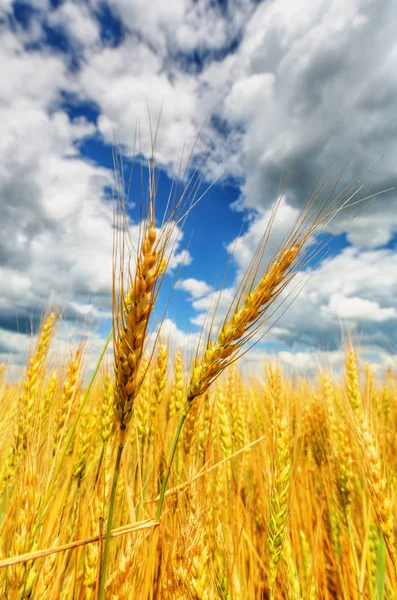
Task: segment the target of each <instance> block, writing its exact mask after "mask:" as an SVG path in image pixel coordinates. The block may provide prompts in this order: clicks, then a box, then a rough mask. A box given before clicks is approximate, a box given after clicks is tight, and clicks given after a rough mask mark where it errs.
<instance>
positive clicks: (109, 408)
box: [99, 373, 114, 446]
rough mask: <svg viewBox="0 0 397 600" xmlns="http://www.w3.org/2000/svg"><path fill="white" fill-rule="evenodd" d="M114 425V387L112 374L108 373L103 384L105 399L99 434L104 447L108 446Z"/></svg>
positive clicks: (103, 400)
mask: <svg viewBox="0 0 397 600" xmlns="http://www.w3.org/2000/svg"><path fill="white" fill-rule="evenodd" d="M113 424H114V419H113V385H112V383H111V380H110V374H109V373H107V374H106V376H105V380H104V383H103V399H102V406H101V419H100V426H99V432H100V435H101V438H102V442H103V445H104V446H106V445H107V444H108V442H109V439H110V436H111V435H112V431H113Z"/></svg>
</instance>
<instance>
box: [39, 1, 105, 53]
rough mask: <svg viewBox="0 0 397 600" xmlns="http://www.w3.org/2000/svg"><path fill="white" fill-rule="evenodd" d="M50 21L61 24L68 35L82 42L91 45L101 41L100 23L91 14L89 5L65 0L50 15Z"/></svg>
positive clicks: (55, 24) (53, 24)
mask: <svg viewBox="0 0 397 600" xmlns="http://www.w3.org/2000/svg"><path fill="white" fill-rule="evenodd" d="M48 23H49V24H50V25H52V26H56V27H57V26H58V27H59V26H61V27H62V28H63V29H64V30H65V31H66V33H67V35H68V36H69V37H70V38H71V39H72V40H75V41H78V42H79V43H80V44H84V45H86V46H87V45H91V44H95V43H97V42H98V41H99V27H98V23H97V21H96V20H95V18H93V16H92V15H91V14H90V12H89V9H88V5H85V4H83V3H77V2H70V1H67V2H63V3H62V4H61V5H60V6H59V7H58V8H57V9H56V10H55V11H52V12H51V13H49V15H48Z"/></svg>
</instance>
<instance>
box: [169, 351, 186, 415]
mask: <svg viewBox="0 0 397 600" xmlns="http://www.w3.org/2000/svg"><path fill="white" fill-rule="evenodd" d="M182 407H183V362H182V356H181V353H180V351H179V350H178V351H177V352H176V354H175V364H174V382H173V384H172V391H171V397H170V404H169V411H168V412H169V418H170V419H171V418H172V417H173V416H174V415H176V414H177V413H178V412H179V411H180V410H181V409H182Z"/></svg>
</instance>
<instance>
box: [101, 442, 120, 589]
mask: <svg viewBox="0 0 397 600" xmlns="http://www.w3.org/2000/svg"><path fill="white" fill-rule="evenodd" d="M123 448H124V441H120V443H119V446H118V448H117V457H116V464H115V465H114V472H113V481H112V491H111V494H110V503H109V513H108V519H107V526H106V536H105V545H104V549H103V558H102V565H101V578H100V583H99V595H98V600H104V599H105V584H106V567H107V563H108V558H109V549H110V534H111V531H112V524H113V515H114V505H115V500H116V490H117V482H118V479H119V474H120V463H121V455H122V453H123Z"/></svg>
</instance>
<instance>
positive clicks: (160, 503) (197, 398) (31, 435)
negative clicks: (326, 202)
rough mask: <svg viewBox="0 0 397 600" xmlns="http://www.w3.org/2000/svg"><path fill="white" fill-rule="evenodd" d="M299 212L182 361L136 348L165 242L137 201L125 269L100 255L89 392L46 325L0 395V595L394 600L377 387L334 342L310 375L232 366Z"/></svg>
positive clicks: (386, 413) (160, 345) (391, 381)
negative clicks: (101, 338)
mask: <svg viewBox="0 0 397 600" xmlns="http://www.w3.org/2000/svg"><path fill="white" fill-rule="evenodd" d="M344 198H345V196H344V197H343V198H342V201H344ZM342 201H338V206H340V205H341V202H342ZM314 205H315V202H314V201H313V199H312V201H311V203H310V204H309V208H310V210H307V211H306V212H305V213H304V215H303V217H302V218H301V219H300V221H299V222H298V223H297V226H296V228H295V229H294V231H292V232H291V234H290V236H289V237H288V239H286V240H285V241H284V244H283V247H282V248H281V249H280V251H279V252H278V254H277V255H276V256H275V257H273V259H272V260H271V261H270V263H269V265H268V266H267V267H266V269H265V270H264V273H263V274H261V273H259V267H260V266H261V265H262V257H263V252H262V251H261V249H259V251H258V252H257V254H256V255H255V257H254V259H253V262H252V263H251V265H250V267H249V268H248V270H247V273H246V276H245V278H244V279H243V281H242V284H241V285H240V288H239V290H238V293H236V298H235V302H234V304H233V305H232V306H231V307H230V309H229V311H228V313H227V314H226V316H225V317H224V319H223V321H222V323H221V325H220V326H219V328H218V329H217V330H215V328H214V327H213V328H212V331H211V332H210V334H209V335H208V337H205V336H204V335H203V338H202V340H201V342H202V343H201V346H200V348H199V349H197V353H196V356H195V357H194V358H193V359H192V358H191V357H188V356H185V355H184V353H183V352H180V351H176V352H175V351H174V350H173V349H172V348H171V347H169V345H168V343H167V340H165V339H162V338H161V335H160V336H158V338H157V339H156V343H155V344H154V346H152V348H151V349H150V348H148V347H147V345H146V341H147V339H148V337H149V325H150V317H151V314H152V312H153V309H154V306H155V303H156V299H157V293H158V286H159V285H160V283H161V280H162V277H163V275H164V273H165V271H166V270H167V265H168V258H167V257H168V254H167V249H168V244H169V243H170V234H169V231H170V229H169V228H168V229H167V227H166V228H165V229H164V231H165V233H163V234H160V235H159V233H158V230H156V227H155V225H154V223H155V217H154V208H155V206H154V202H152V199H150V201H149V203H148V207H147V211H146V217H145V220H144V223H143V225H142V230H141V236H140V240H139V248H138V250H137V252H136V256H135V262H134V264H133V269H132V268H130V265H131V263H130V259H131V257H130V256H129V255H128V252H126V250H125V248H126V246H125V240H124V239H122V236H119V238H117V239H116V243H115V262H114V297H113V333H112V336H111V337H112V342H113V349H114V358H113V360H112V361H109V360H107V359H104V358H103V354H104V352H103V354H102V355H101V356H100V357H99V358H98V364H97V368H96V369H95V371H94V373H93V374H92V376H91V379H90V380H89V382H87V380H86V378H85V375H86V370H85V366H84V356H85V350H86V347H85V346H84V344H83V343H81V344H79V345H76V346H75V347H72V346H71V348H70V358H69V360H68V362H67V363H66V364H58V363H57V361H56V360H55V361H54V359H53V357H52V343H53V337H54V334H55V331H56V328H57V325H58V323H59V319H60V317H59V315H58V314H57V312H56V311H53V312H49V313H47V314H46V315H45V316H44V318H43V322H42V326H41V329H40V331H39V335H38V341H37V344H36V347H35V349H34V350H33V351H32V352H31V355H30V357H29V361H28V365H27V370H26V373H25V374H24V376H23V377H22V379H21V381H20V382H19V383H13V384H11V383H9V382H8V380H7V379H6V377H5V376H4V373H3V375H2V379H1V383H0V401H1V410H2V419H1V423H0V448H1V450H0V452H1V454H0V456H1V463H0V472H1V490H0V553H1V555H0V594H1V597H2V598H10V599H24V598H37V599H39V598H42V599H47V598H48V599H57V598H60V599H63V600H66V599H83V598H87V599H89V598H99V599H103V598H109V599H114V600H116V599H120V600H121V599H127V598H142V599H144V600H146V599H149V598H164V599H165V600H167V599H170V600H171V599H173V598H175V599H178V598H181V599H182V598H183V599H200V600H204V599H208V600H210V599H216V598H221V599H230V600H234V599H236V600H237V599H238V600H245V599H246V600H250V599H262V598H274V599H276V598H283V599H284V598H285V599H302V600H303V599H308V600H312V599H314V598H324V599H326V600H328V599H331V598H351V599H354V600H358V599H362V598H368V599H370V600H376V599H386V598H396V594H397V571H396V569H397V556H396V548H395V528H394V519H395V516H396V502H395V490H396V481H397V478H396V477H397V461H396V456H397V448H396V436H395V430H396V422H397V377H396V375H395V374H394V372H392V370H389V371H388V372H387V374H385V375H383V374H381V375H380V376H376V373H375V371H374V370H373V369H372V368H371V365H369V364H364V365H363V364H362V362H361V361H360V360H359V356H358V352H356V350H355V347H354V345H353V344H352V343H348V344H347V345H346V360H345V368H344V370H343V372H342V373H332V372H331V371H325V370H322V371H321V370H320V371H319V372H318V373H317V375H316V376H315V377H309V376H307V377H298V376H296V375H294V374H293V373H292V374H289V375H288V376H286V375H285V374H284V373H283V370H282V367H281V365H280V364H279V363H278V362H277V361H268V362H266V364H264V365H263V369H262V370H261V372H260V373H258V375H257V376H255V377H253V376H251V377H248V376H246V375H243V374H242V373H241V371H240V369H239V364H240V363H239V362H238V360H237V359H238V358H239V357H240V355H241V354H242V353H243V352H244V351H245V348H246V346H247V343H248V345H249V342H250V340H253V339H254V337H255V336H256V335H257V334H259V333H261V331H262V328H263V327H264V326H265V325H266V322H267V318H268V314H269V311H270V310H271V307H272V305H274V302H276V301H277V298H278V297H279V296H280V294H281V293H282V291H283V290H284V288H285V286H286V285H287V284H289V283H290V281H291V279H292V278H293V276H294V274H295V273H296V272H297V271H298V270H299V269H300V268H302V267H304V265H305V260H306V258H305V256H307V254H305V252H306V251H305V244H306V243H307V241H308V240H309V238H311V237H312V235H313V234H314V232H317V231H318V230H319V227H320V226H323V225H324V223H325V224H326V223H327V222H328V217H329V214H330V210H329V209H327V210H326V211H324V206H323V205H322V206H321V208H320V209H318V211H317V213H316V214H315V216H314V218H312V216H311V220H310V222H309V221H308V220H307V216H308V215H309V213H310V212H311V209H312V207H313V206H314ZM334 209H335V207H334V208H333V209H332V210H334ZM172 219H175V213H172V218H171V219H170V221H169V222H170V223H171V222H172ZM116 231H117V228H116ZM118 231H120V229H118ZM264 244H266V236H265V238H264ZM262 250H263V248H262ZM117 258H118V259H119V262H117ZM125 267H127V268H125Z"/></svg>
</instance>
